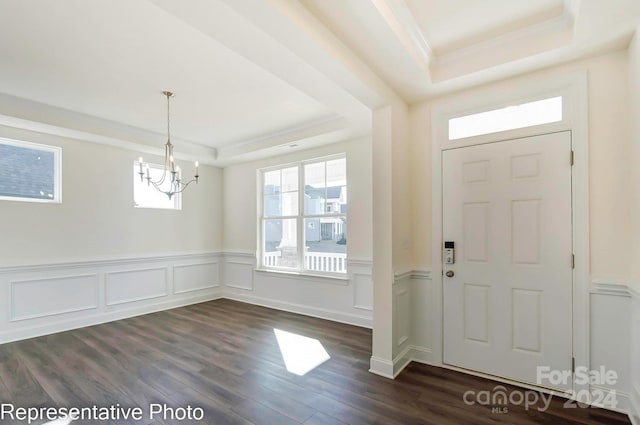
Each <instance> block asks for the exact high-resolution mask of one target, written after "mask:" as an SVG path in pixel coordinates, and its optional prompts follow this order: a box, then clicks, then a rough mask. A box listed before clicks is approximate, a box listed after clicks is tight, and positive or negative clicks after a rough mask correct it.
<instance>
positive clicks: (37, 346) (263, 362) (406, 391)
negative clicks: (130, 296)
mask: <svg viewBox="0 0 640 425" xmlns="http://www.w3.org/2000/svg"><path fill="white" fill-rule="evenodd" d="M274 328H278V329H281V330H285V331H289V332H294V333H297V334H300V335H304V336H307V337H311V338H317V339H318V340H319V341H321V343H322V344H323V345H324V347H325V349H326V350H327V351H328V353H329V354H330V355H331V359H330V360H328V361H327V362H325V363H324V364H322V365H321V366H319V367H317V368H316V369H314V370H313V371H311V372H309V373H308V374H306V375H305V376H296V375H293V374H291V373H289V372H287V370H286V368H285V367H284V363H283V360H282V357H281V354H280V351H279V348H278V345H277V342H276V339H275V337H274V333H273V330H274ZM370 355H371V331H370V330H367V329H362V328H358V327H354V326H348V325H343V324H338V323H334V322H330V321H325V320H319V319H314V318H310V317H306V316H300V315H296V314H291V313H286V312H281V311H276V310H271V309H267V308H262V307H257V306H252V305H248V304H243V303H238V302H234V301H229V300H218V301H211V302H207V303H202V304H197V305H192V306H189V307H183V308H178V309H174V310H169V311H164V312H160V313H155V314H149V315H146V316H140V317H136V318H132V319H127V320H121V321H118V322H113V323H108V324H104V325H98V326H93V327H88V328H83V329H78V330H74V331H70V332H64V333H59V334H55V335H49V336H44V337H40V338H34V339H30V340H26V341H20V342H15V343H10V344H4V345H0V377H1V382H0V400H1V402H2V403H7V402H10V403H12V404H14V405H15V406H17V407H20V406H21V407H31V406H69V407H74V406H75V407H88V406H93V405H97V406H99V407H108V406H111V405H116V404H118V403H119V404H120V405H121V406H128V407H136V406H137V407H141V408H143V410H144V411H145V416H146V418H145V420H144V421H142V422H134V421H128V422H127V421H124V420H120V421H116V422H113V423H120V424H123V423H138V424H141V423H154V424H163V423H179V424H189V423H207V424H221V425H224V424H248V423H253V424H277V425H287V424H300V423H304V424H343V423H348V424H385V425H393V424H398V425H406V424H628V423H629V422H628V420H627V418H626V417H625V416H624V415H619V414H615V413H612V412H609V411H606V410H600V409H593V408H577V409H565V408H563V404H564V400H562V399H555V400H554V401H553V402H552V406H551V408H550V409H549V410H548V411H545V412H539V411H538V410H536V409H535V408H533V409H529V410H525V409H524V408H523V407H522V406H517V405H508V406H506V407H507V409H508V413H497V412H496V413H492V410H491V407H490V406H483V405H478V404H476V405H472V406H470V405H467V404H465V403H464V401H463V394H464V393H465V392H466V391H468V390H476V391H482V390H491V389H493V388H494V387H495V386H496V385H498V383H496V382H493V381H489V380H485V379H482V378H477V377H473V376H469V375H466V374H462V373H457V372H453V371H449V370H444V369H441V368H436V367H430V366H425V365H419V364H415V363H414V364H412V365H410V366H409V367H408V368H407V369H406V370H405V371H404V372H403V373H402V374H401V375H400V376H399V377H398V378H397V379H396V380H388V379H385V378H381V377H378V376H375V375H373V374H371V373H369V372H368V371H367V370H368V364H369V357H370ZM511 389H515V388H512V387H508V386H507V390H511ZM151 403H160V404H162V403H166V404H167V405H169V406H173V407H186V406H187V405H191V406H199V407H202V408H203V409H204V410H205V418H204V420H203V421H186V420H183V421H177V420H173V421H172V420H161V419H158V417H157V416H156V419H155V420H149V419H148V413H149V412H148V406H149V405H150V404H151ZM3 423H12V422H11V421H7V420H6V418H5V422H3ZM16 423H19V422H16ZM76 423H81V422H79V421H78V422H74V424H76ZM84 423H95V422H84ZM102 423H107V422H102ZM109 423H111V422H109Z"/></svg>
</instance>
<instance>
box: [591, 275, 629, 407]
mask: <svg viewBox="0 0 640 425" xmlns="http://www.w3.org/2000/svg"><path fill="white" fill-rule="evenodd" d="M630 301H631V297H630V293H629V292H628V291H610V290H608V287H607V290H603V291H601V292H600V291H598V288H596V290H595V291H592V292H591V302H590V322H591V323H590V327H591V332H590V345H591V349H590V352H591V358H590V362H591V365H590V369H591V370H599V369H600V368H601V367H604V368H605V370H608V371H615V372H616V373H617V375H618V378H617V382H616V383H615V384H606V383H599V384H596V385H591V390H592V391H596V392H600V393H603V394H604V393H611V392H615V398H614V399H615V400H617V405H616V406H612V405H604V406H603V407H606V408H608V409H612V410H617V411H620V412H625V413H626V412H629V397H630V393H631V387H632V383H631V379H630V378H631V370H630V368H631V357H630V354H631V344H630V342H631V341H630V338H629V336H630V335H631V322H630V320H629V318H630V307H631V303H630ZM597 398H602V397H597V396H596V397H594V399H597Z"/></svg>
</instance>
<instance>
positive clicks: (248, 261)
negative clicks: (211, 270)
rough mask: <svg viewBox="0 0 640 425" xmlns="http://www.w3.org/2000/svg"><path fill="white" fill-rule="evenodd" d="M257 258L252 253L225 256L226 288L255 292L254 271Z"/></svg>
mask: <svg viewBox="0 0 640 425" xmlns="http://www.w3.org/2000/svg"><path fill="white" fill-rule="evenodd" d="M255 263H256V257H255V255H254V254H253V253H250V252H234V253H225V254H224V265H223V272H222V283H223V285H224V286H225V287H226V288H236V289H243V290H245V291H252V290H253V270H254V268H255Z"/></svg>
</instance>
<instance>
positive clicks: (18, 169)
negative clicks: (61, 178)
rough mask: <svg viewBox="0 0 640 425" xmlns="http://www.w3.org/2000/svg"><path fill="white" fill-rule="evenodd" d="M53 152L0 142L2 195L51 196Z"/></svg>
mask: <svg viewBox="0 0 640 425" xmlns="http://www.w3.org/2000/svg"><path fill="white" fill-rule="evenodd" d="M53 173H54V154H53V152H48V151H41V150H37V149H29V148H25V147H21V146H14V145H5V144H1V143H0V196H13V197H20V198H38V199H52V198H53V192H54V187H53V186H54V177H53Z"/></svg>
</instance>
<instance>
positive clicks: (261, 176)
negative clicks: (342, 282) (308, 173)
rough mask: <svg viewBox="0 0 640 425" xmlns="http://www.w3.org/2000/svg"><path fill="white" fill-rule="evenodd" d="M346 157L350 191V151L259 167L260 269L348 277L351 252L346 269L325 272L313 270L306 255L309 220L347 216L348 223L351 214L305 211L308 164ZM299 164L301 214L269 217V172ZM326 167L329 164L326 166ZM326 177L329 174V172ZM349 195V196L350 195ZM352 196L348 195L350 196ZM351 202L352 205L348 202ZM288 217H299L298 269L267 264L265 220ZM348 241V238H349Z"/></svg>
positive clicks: (297, 234)
mask: <svg viewBox="0 0 640 425" xmlns="http://www.w3.org/2000/svg"><path fill="white" fill-rule="evenodd" d="M337 159H344V160H345V174H346V182H345V183H346V184H345V187H346V188H347V193H348V192H349V184H348V182H349V178H348V174H349V171H348V169H347V167H346V160H347V155H346V153H339V154H333V155H329V156H323V157H319V158H313V159H308V160H303V161H296V162H289V163H286V164H280V165H276V166H270V167H265V168H260V169H258V170H257V174H258V176H257V184H258V202H257V206H258V232H257V233H258V234H257V243H258V249H257V252H258V259H257V260H258V270H261V271H270V272H279V273H289V274H299V275H305V276H320V277H329V278H336V279H347V278H348V277H347V276H348V274H349V270H348V252H346V253H345V255H346V257H345V271H344V272H324V271H316V270H309V269H307V268H306V267H305V263H304V255H305V247H306V245H305V232H304V231H305V228H304V226H305V220H306V219H313V218H344V220H345V222H348V217H347V216H348V213H347V212H345V213H335V212H331V213H328V212H326V205H325V206H324V208H325V213H324V214H305V172H304V168H305V166H306V165H310V164H317V163H326V162H329V161H333V160H337ZM293 167H297V169H298V214H297V215H281V216H265V214H264V197H265V195H264V182H265V174H266V173H268V172H271V171H277V170H284V169H286V168H293ZM325 167H326V165H325ZM325 180H326V175H325ZM347 196H348V195H347ZM347 199H348V197H347ZM347 205H348V204H347ZM286 219H295V220H296V250H297V255H298V258H297V260H298V267H297V268H287V267H275V266H268V265H265V262H264V254H265V251H264V243H265V239H264V238H265V233H264V232H265V225H264V224H265V221H267V220H286ZM347 232H348V226H347V230H345V232H344V235H345V238H347ZM347 240H348V238H347Z"/></svg>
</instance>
